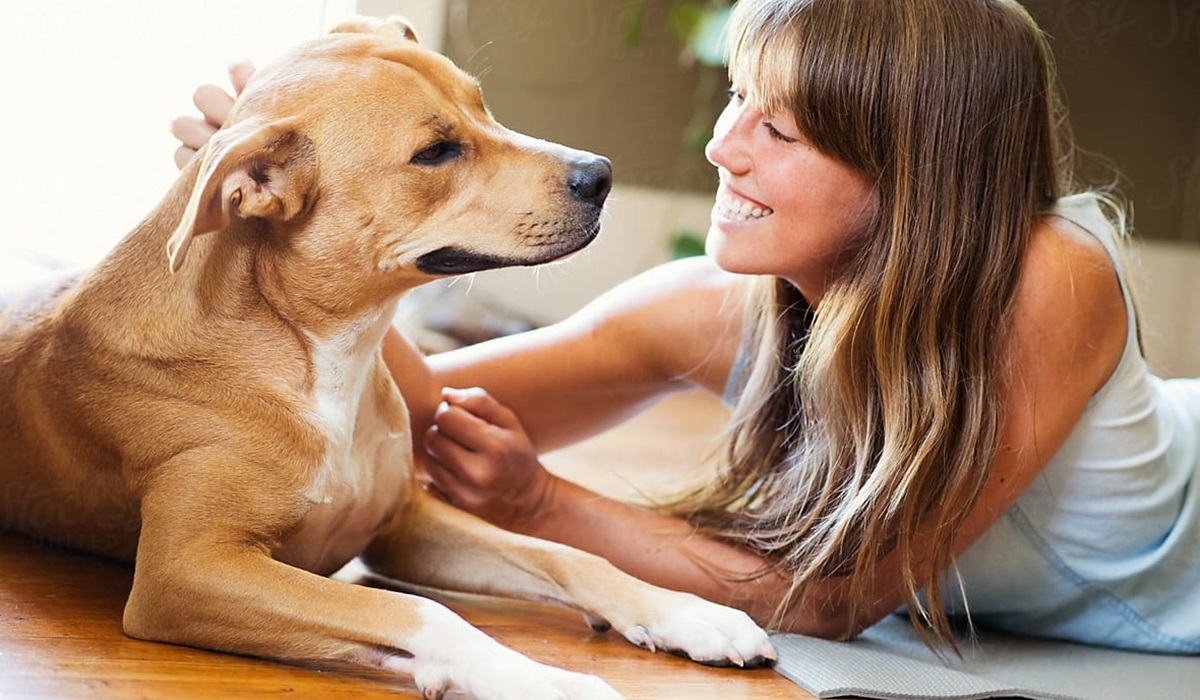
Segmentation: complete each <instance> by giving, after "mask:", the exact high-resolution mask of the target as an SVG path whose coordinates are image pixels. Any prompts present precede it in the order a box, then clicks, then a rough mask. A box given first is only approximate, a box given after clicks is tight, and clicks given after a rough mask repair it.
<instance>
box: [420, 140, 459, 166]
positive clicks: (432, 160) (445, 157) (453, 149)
mask: <svg viewBox="0 0 1200 700" xmlns="http://www.w3.org/2000/svg"><path fill="white" fill-rule="evenodd" d="M460 153H462V144H460V143H454V142H453V141H437V142H435V143H433V144H431V145H429V146H426V147H425V148H423V149H421V150H420V151H417V154H416V155H414V156H413V157H412V162H413V163H416V164H417V165H439V164H441V163H445V162H446V161H449V160H454V159H455V158H457V157H458V156H459V154H460Z"/></svg>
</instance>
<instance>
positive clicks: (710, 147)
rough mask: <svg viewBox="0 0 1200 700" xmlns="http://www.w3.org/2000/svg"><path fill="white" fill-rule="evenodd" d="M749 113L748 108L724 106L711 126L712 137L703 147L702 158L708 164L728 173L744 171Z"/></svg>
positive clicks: (733, 105) (731, 104)
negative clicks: (746, 126)
mask: <svg viewBox="0 0 1200 700" xmlns="http://www.w3.org/2000/svg"><path fill="white" fill-rule="evenodd" d="M750 111H752V110H751V109H750V108H749V107H744V106H743V107H741V108H739V106H738V105H737V104H735V103H733V102H730V103H729V104H727V105H725V109H724V110H722V112H721V116H720V117H718V118H717V123H716V125H714V126H713V136H712V138H711V139H709V141H708V144H707V145H706V146H705V147H704V157H705V158H707V159H708V162H709V163H712V164H713V165H714V166H716V167H717V168H722V169H724V170H728V171H730V172H741V171H744V170H745V169H746V166H747V163H748V160H747V158H746V149H745V137H746V130H745V123H746V121H747V119H746V117H748V116H750V115H749V114H748V112H750Z"/></svg>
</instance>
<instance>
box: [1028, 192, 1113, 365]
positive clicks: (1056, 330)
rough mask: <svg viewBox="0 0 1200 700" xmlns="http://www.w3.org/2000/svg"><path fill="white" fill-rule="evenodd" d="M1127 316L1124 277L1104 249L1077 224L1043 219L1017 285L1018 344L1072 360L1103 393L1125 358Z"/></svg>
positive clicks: (1037, 226)
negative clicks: (1030, 344) (1023, 341)
mask: <svg viewBox="0 0 1200 700" xmlns="http://www.w3.org/2000/svg"><path fill="white" fill-rule="evenodd" d="M1127 316H1128V315H1127V313H1126V304H1125V297H1124V290H1123V288H1122V284H1121V279H1120V275H1119V274H1118V271H1117V268H1116V266H1115V264H1114V262H1113V258H1112V256H1110V254H1109V251H1108V249H1107V248H1106V247H1105V245H1104V243H1103V242H1102V241H1101V240H1100V239H1098V238H1097V237H1096V235H1094V234H1093V233H1092V232H1090V231H1089V230H1087V229H1085V228H1083V227H1082V226H1081V225H1080V224H1079V223H1076V222H1075V221H1073V220H1070V219H1067V218H1063V217H1061V216H1046V217H1043V218H1042V219H1041V220H1040V221H1039V222H1038V223H1037V224H1036V225H1035V226H1034V229H1033V231H1032V233H1031V235H1030V240H1029V246H1028V248H1027V250H1026V252H1025V256H1024V259H1023V261H1022V265H1021V272H1020V278H1019V281H1018V283H1017V290H1016V296H1015V300H1014V306H1013V323H1014V328H1015V331H1016V335H1017V337H1018V340H1020V339H1021V338H1022V337H1023V338H1024V339H1025V340H1026V341H1027V342H1033V343H1036V344H1038V345H1039V346H1041V349H1042V351H1044V352H1062V353H1066V354H1068V356H1070V359H1071V363H1072V365H1073V366H1075V367H1076V369H1077V371H1081V372H1088V373H1089V374H1091V375H1092V376H1093V379H1094V381H1095V389H1099V388H1100V386H1102V385H1103V384H1104V382H1105V381H1106V380H1107V378H1108V376H1109V375H1110V374H1111V373H1112V371H1113V370H1114V369H1115V368H1116V366H1117V364H1118V363H1119V362H1120V359H1121V356H1122V354H1123V353H1124V349H1125V340H1126V337H1127V330H1128V327H1127V324H1128V322H1129V319H1128V317H1127Z"/></svg>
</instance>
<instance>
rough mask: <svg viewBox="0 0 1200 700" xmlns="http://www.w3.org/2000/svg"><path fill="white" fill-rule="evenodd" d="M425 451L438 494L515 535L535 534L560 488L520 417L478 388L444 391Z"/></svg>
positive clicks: (426, 437)
mask: <svg viewBox="0 0 1200 700" xmlns="http://www.w3.org/2000/svg"><path fill="white" fill-rule="evenodd" d="M425 451H426V452H427V453H428V454H429V456H430V457H432V459H431V460H430V463H429V464H428V470H429V478H430V481H431V484H430V487H431V489H432V490H433V491H434V492H435V493H436V494H438V495H439V496H440V497H442V498H443V499H444V500H446V501H447V502H449V503H450V504H452V505H454V506H457V507H459V508H461V509H463V510H465V511H467V512H469V513H473V514H475V515H477V516H479V517H481V518H483V519H484V520H488V521H490V522H492V523H495V524H496V525H499V526H501V527H505V528H508V529H512V530H517V531H521V532H529V531H530V530H531V529H533V527H532V526H533V523H534V522H536V520H537V519H538V516H539V514H541V513H542V512H543V510H544V509H546V508H547V506H548V504H549V503H550V501H551V500H552V497H553V493H554V490H555V486H556V484H557V483H558V479H557V477H555V476H554V475H552V474H551V473H550V472H548V471H546V469H545V467H543V466H542V464H541V462H539V461H538V458H537V451H536V450H535V449H534V447H533V443H532V442H531V441H530V439H529V436H528V435H527V434H526V433H525V429H524V428H523V427H521V422H520V421H519V420H518V419H517V416H516V414H514V413H513V412H512V410H511V409H509V408H508V407H507V406H505V405H504V404H501V403H500V402H499V401H497V400H496V399H495V398H493V397H492V396H491V395H490V394H488V393H487V392H486V391H484V390H483V389H479V388H473V389H443V390H442V403H441V404H440V405H439V406H438V408H437V410H436V412H435V413H434V417H433V425H432V426H431V427H430V428H429V430H428V431H427V432H426V433H425Z"/></svg>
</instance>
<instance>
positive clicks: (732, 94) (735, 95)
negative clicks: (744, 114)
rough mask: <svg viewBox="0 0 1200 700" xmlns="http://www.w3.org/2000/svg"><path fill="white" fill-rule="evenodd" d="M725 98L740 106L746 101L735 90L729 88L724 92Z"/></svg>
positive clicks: (744, 97) (743, 96)
mask: <svg viewBox="0 0 1200 700" xmlns="http://www.w3.org/2000/svg"><path fill="white" fill-rule="evenodd" d="M725 96H726V97H728V98H729V101H730V102H737V103H738V104H741V103H742V102H743V101H744V100H745V99H746V96H745V95H743V94H742V93H740V92H738V91H737V88H729V89H728V90H726V91H725Z"/></svg>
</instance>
